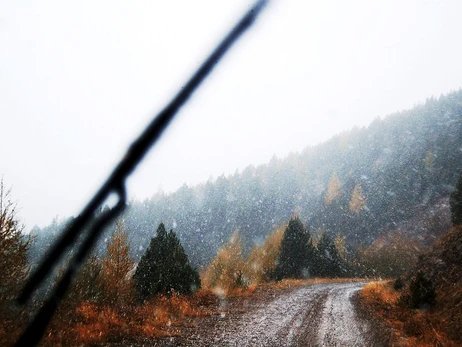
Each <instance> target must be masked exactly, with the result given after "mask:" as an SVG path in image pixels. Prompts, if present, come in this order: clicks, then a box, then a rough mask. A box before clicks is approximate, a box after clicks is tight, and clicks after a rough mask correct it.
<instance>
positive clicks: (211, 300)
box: [42, 289, 218, 346]
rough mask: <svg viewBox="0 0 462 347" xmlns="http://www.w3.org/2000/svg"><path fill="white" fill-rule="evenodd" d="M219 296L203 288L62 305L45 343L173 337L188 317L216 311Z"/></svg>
mask: <svg viewBox="0 0 462 347" xmlns="http://www.w3.org/2000/svg"><path fill="white" fill-rule="evenodd" d="M217 303H218V298H217V296H216V295H215V294H214V293H213V292H211V291H210V290H206V289H201V290H199V291H197V292H196V293H195V294H193V295H190V296H184V295H179V294H176V293H173V294H172V295H170V296H163V295H159V296H157V297H155V298H153V299H152V300H150V301H148V302H145V303H144V304H143V305H139V306H136V305H127V306H124V307H110V306H108V305H96V304H94V303H92V302H89V301H82V302H80V303H79V304H78V305H76V306H75V307H68V308H62V309H61V310H60V312H58V314H57V316H56V319H55V320H54V321H53V323H52V324H51V327H50V328H49V330H48V332H47V334H46V335H45V337H44V340H43V342H42V344H43V345H44V346H69V345H102V344H106V343H111V342H118V343H126V342H129V341H138V340H143V339H149V338H155V337H165V336H174V335H175V334H178V329H175V327H177V326H181V325H182V324H183V323H184V322H185V321H186V319H188V318H191V317H200V316H205V315H211V314H214V313H215V307H216V306H217Z"/></svg>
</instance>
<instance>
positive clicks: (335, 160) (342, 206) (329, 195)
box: [33, 91, 462, 266]
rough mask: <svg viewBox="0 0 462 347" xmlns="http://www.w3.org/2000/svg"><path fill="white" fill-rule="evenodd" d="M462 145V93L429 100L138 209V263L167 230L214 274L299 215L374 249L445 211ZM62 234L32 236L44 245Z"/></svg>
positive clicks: (132, 223)
mask: <svg viewBox="0 0 462 347" xmlns="http://www.w3.org/2000/svg"><path fill="white" fill-rule="evenodd" d="M461 143H462V91H457V92H453V93H450V94H447V95H442V96H441V97H440V98H438V99H435V98H430V99H428V100H427V101H426V102H425V104H422V105H418V106H416V107H414V108H413V109H411V110H408V111H403V112H399V113H396V114H394V115H390V116H387V117H385V118H383V119H376V120H375V121H374V122H372V124H370V125H369V126H368V127H366V128H354V129H352V130H351V131H347V132H344V133H342V134H339V135H337V136H334V137H333V138H332V139H331V140H329V141H327V142H325V143H323V144H320V145H317V146H315V147H309V148H306V149H305V150H303V151H302V152H301V153H298V154H291V155H289V156H288V157H286V158H285V159H278V158H276V157H273V158H272V159H271V161H270V162H269V163H268V164H266V165H261V166H258V167H254V166H249V167H247V168H246V169H245V170H243V171H242V172H236V173H235V174H234V175H229V176H220V177H218V178H216V179H215V180H212V179H211V180H209V181H208V182H206V183H204V184H200V185H197V186H195V187H189V186H186V185H184V186H183V187H181V188H180V189H178V190H177V191H176V192H174V193H172V194H162V193H158V194H156V195H154V196H153V197H152V198H150V199H146V200H145V201H133V202H132V203H131V205H130V208H129V210H128V211H127V213H126V214H125V216H124V218H125V220H126V223H127V226H128V227H129V229H130V230H131V232H132V242H133V246H134V247H132V249H133V254H132V255H133V256H134V258H135V259H136V260H139V259H140V258H141V256H142V254H143V253H144V250H145V247H146V246H145V245H147V244H149V240H150V237H151V236H150V233H151V230H152V226H153V225H159V223H160V222H161V221H163V222H165V223H166V224H167V225H173V226H174V228H175V231H176V232H177V235H178V237H179V239H180V240H181V241H182V244H183V245H184V248H185V251H186V253H187V254H188V255H189V257H190V259H191V262H192V263H193V264H194V265H195V266H198V265H206V264H208V263H209V262H210V260H211V259H212V258H213V257H214V255H215V254H216V252H217V250H218V249H219V248H220V247H221V246H222V245H223V244H224V243H226V241H227V240H228V239H229V238H230V236H231V235H232V233H233V232H234V231H236V230H239V231H240V234H241V237H242V241H243V246H244V253H246V254H247V252H249V251H250V249H251V248H252V247H253V246H254V245H258V244H260V243H261V242H262V240H263V239H264V238H265V237H266V235H267V234H268V232H269V231H270V230H273V229H275V228H277V227H279V226H281V225H283V223H284V222H285V221H287V220H288V219H289V218H290V216H291V215H292V213H293V212H294V211H296V212H298V213H299V215H300V216H303V222H305V223H306V224H307V225H310V229H311V230H312V231H313V232H316V233H319V232H320V231H321V230H323V231H325V232H326V233H327V235H328V236H329V237H330V238H333V237H335V236H336V235H338V234H342V235H344V236H345V239H346V243H347V244H349V245H357V244H362V245H363V246H368V245H370V244H372V243H373V242H374V241H375V240H376V239H377V238H378V237H379V236H381V235H384V234H387V233H388V232H390V231H393V230H395V229H396V228H400V227H401V226H403V225H405V224H406V223H407V222H408V221H410V220H411V219H412V218H415V217H416V216H419V218H420V219H422V220H423V219H425V218H428V217H427V216H431V215H432V213H431V211H433V210H435V208H434V206H435V204H440V205H441V204H442V205H444V204H447V203H446V202H447V199H448V198H449V195H450V193H451V192H452V191H453V190H454V184H455V182H457V178H458V176H457V175H458V172H460V170H461V169H462V156H461V155H460V144H461ZM445 201H446V202H445ZM431 218H433V217H431ZM445 218H446V217H445V216H443V218H440V219H441V223H440V225H439V226H436V227H431V226H428V225H419V227H418V228H417V227H416V228H415V229H414V230H410V231H413V232H415V233H417V236H418V235H425V237H427V236H428V235H427V234H430V233H434V232H437V231H438V230H443V229H444V228H445V223H447V222H446V219H445ZM61 224H62V223H61ZM61 224H60V223H55V224H54V225H51V226H49V227H47V228H44V230H38V229H36V230H35V231H34V233H35V234H37V235H41V236H40V237H39V238H38V239H41V238H43V239H44V242H43V243H42V244H43V245H46V244H48V241H47V240H48V238H51V237H50V235H52V234H54V233H56V232H57V231H56V230H57V229H59V227H60V226H61ZM430 224H431V223H430ZM405 227H406V228H408V229H412V223H408V224H407V225H405ZM434 236H435V237H436V236H437V235H434ZM40 242H41V241H40V240H38V242H37V243H36V246H34V251H33V252H35V254H40V251H39V248H40V247H41V244H40ZM104 249H105V247H104V245H102V246H100V254H102V253H104Z"/></svg>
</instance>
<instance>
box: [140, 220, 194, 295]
mask: <svg viewBox="0 0 462 347" xmlns="http://www.w3.org/2000/svg"><path fill="white" fill-rule="evenodd" d="M133 280H134V283H135V288H136V292H137V296H138V299H139V300H141V301H142V300H147V299H150V298H152V297H153V296H154V295H156V294H170V293H171V292H172V291H175V292H177V293H185V294H187V293H191V292H193V291H194V290H195V289H197V288H199V287H200V278H199V274H198V272H197V271H196V270H194V269H193V268H192V267H191V265H190V264H189V260H188V256H187V255H186V253H185V251H184V249H183V247H182V246H181V244H180V241H179V239H178V238H177V236H176V235H175V233H174V232H173V230H170V232H169V233H167V231H166V230H165V226H164V224H163V223H161V224H160V225H159V227H158V228H157V235H156V236H155V237H153V238H152V239H151V242H150V244H149V247H148V249H147V250H146V253H145V254H144V255H143V256H142V257H141V260H140V262H139V264H138V266H137V268H136V271H135V274H134V276H133Z"/></svg>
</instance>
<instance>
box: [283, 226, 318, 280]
mask: <svg viewBox="0 0 462 347" xmlns="http://www.w3.org/2000/svg"><path fill="white" fill-rule="evenodd" d="M312 248H313V246H312V243H311V237H310V234H309V232H308V231H307V230H306V229H305V226H304V225H303V223H302V221H301V220H300V218H299V217H293V218H291V220H290V221H289V225H288V226H287V228H286V230H285V231H284V236H283V238H282V241H281V251H280V254H279V262H278V264H277V266H276V269H275V277H276V279H277V280H281V279H283V278H304V277H308V276H309V275H310V274H309V266H310V258H311V254H312Z"/></svg>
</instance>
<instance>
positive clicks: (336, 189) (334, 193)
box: [324, 172, 342, 205]
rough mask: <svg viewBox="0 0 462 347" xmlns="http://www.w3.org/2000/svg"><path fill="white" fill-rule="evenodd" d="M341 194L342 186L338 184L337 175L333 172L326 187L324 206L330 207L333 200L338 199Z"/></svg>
mask: <svg viewBox="0 0 462 347" xmlns="http://www.w3.org/2000/svg"><path fill="white" fill-rule="evenodd" d="M341 194H342V186H341V184H340V179H339V178H338V175H337V174H336V173H335V172H334V174H333V175H332V178H331V179H330V181H329V185H328V186H327V193H326V196H325V198H324V202H325V204H326V205H330V204H331V203H332V202H333V201H334V200H336V199H337V198H339V197H340V195H341Z"/></svg>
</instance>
